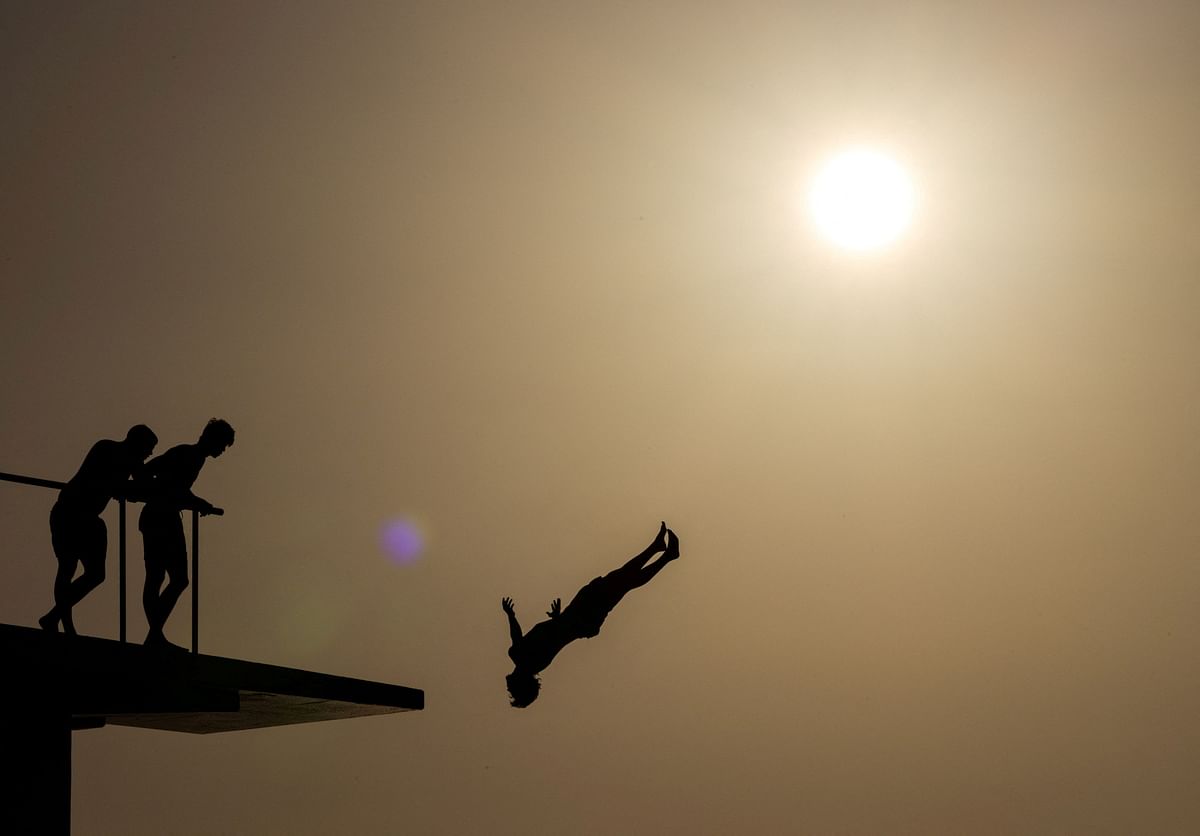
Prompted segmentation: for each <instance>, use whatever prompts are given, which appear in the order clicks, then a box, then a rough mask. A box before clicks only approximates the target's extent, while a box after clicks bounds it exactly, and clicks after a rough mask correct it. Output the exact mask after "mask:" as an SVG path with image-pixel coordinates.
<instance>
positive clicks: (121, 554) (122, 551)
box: [117, 497, 125, 642]
mask: <svg viewBox="0 0 1200 836" xmlns="http://www.w3.org/2000/svg"><path fill="white" fill-rule="evenodd" d="M118 505H119V506H120V507H119V508H118V511H117V513H118V514H119V515H120V520H121V521H120V522H119V523H118V525H117V530H118V531H119V532H120V536H119V537H118V538H117V539H118V540H119V541H120V545H119V546H118V551H117V554H118V556H119V557H120V563H121V569H120V572H119V574H120V580H121V641H122V642H124V641H125V497H121V498H120V499H119V500H118Z"/></svg>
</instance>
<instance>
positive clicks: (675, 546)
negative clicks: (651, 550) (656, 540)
mask: <svg viewBox="0 0 1200 836" xmlns="http://www.w3.org/2000/svg"><path fill="white" fill-rule="evenodd" d="M677 557H679V538H678V537H676V536H675V532H674V531H672V530H671V529H669V528H668V529H667V550H666V551H665V552H664V553H663V556H662V559H663V560H674V559H675V558H677Z"/></svg>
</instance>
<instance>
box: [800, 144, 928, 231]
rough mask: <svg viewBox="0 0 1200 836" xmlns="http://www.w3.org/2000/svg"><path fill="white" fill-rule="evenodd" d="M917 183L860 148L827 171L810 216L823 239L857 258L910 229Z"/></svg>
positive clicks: (821, 174) (812, 197) (812, 193)
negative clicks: (852, 253)
mask: <svg viewBox="0 0 1200 836" xmlns="http://www.w3.org/2000/svg"><path fill="white" fill-rule="evenodd" d="M916 198H917V196H916V190H915V189H914V188H913V184H912V180H910V179H909V176H908V174H907V172H905V170H904V169H903V168H901V167H900V165H899V164H898V163H897V162H896V161H895V160H893V159H892V158H891V157H888V156H886V155H884V154H881V153H879V152H877V151H872V150H870V149H867V148H854V149H851V150H848V151H843V152H841V153H840V154H837V155H836V156H834V157H832V158H830V159H829V160H827V161H826V162H825V164H824V165H822V166H821V168H820V170H819V171H818V172H817V175H816V177H815V178H814V179H813V181H812V184H811V186H810V187H809V191H808V210H809V213H810V214H811V216H812V219H813V221H814V222H815V223H816V225H817V229H818V230H820V232H821V234H822V235H824V236H825V237H826V238H828V239H829V240H830V241H832V242H833V243H834V244H836V245H838V246H839V247H843V248H845V249H848V250H854V251H857V252H865V251H869V250H878V249H881V248H883V247H885V246H887V245H888V244H891V243H892V242H893V241H895V240H896V239H897V238H899V237H900V235H901V234H903V232H904V231H905V230H906V229H907V228H908V225H909V224H910V223H911V221H912V216H913V210H914V209H915V208H916V202H917V199H916Z"/></svg>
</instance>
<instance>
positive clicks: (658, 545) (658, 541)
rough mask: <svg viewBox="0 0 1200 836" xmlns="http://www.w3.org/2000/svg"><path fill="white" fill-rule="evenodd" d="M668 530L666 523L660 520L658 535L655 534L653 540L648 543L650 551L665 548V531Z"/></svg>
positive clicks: (659, 550)
mask: <svg viewBox="0 0 1200 836" xmlns="http://www.w3.org/2000/svg"><path fill="white" fill-rule="evenodd" d="M668 530H669V529H668V528H667V524H666V522H665V521H664V522H660V523H659V524H658V535H657V536H655V538H654V542H653V543H651V544H650V550H651V552H661V551H662V550H663V549H665V548H666V547H667V531H668Z"/></svg>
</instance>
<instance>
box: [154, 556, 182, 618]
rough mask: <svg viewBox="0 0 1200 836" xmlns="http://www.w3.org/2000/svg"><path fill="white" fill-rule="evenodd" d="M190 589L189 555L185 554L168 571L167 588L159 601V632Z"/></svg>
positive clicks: (173, 562)
mask: <svg viewBox="0 0 1200 836" xmlns="http://www.w3.org/2000/svg"><path fill="white" fill-rule="evenodd" d="M187 588H188V576H187V555H186V554H183V555H181V556H180V558H179V559H178V560H176V561H172V565H171V566H170V567H168V569H167V588H166V589H164V590H163V591H162V595H161V596H159V599H158V615H159V618H160V619H161V622H160V623H159V630H160V631H161V630H162V628H163V627H165V626H166V624H167V619H169V618H170V617H171V613H172V612H173V611H174V609H175V604H176V603H178V601H179V596H180V595H182V594H183V591H184V590H185V589H187Z"/></svg>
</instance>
